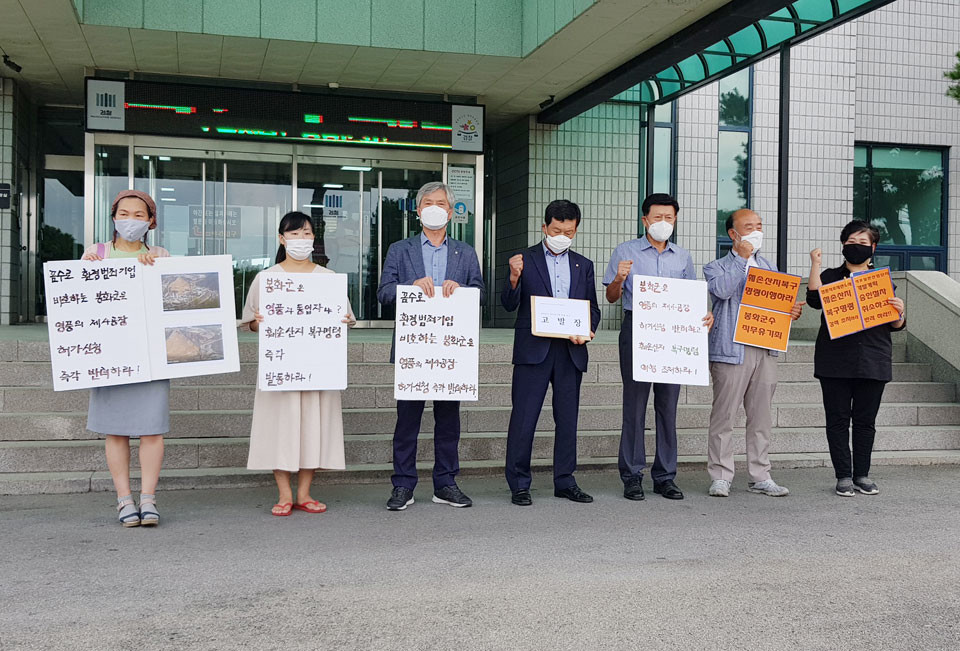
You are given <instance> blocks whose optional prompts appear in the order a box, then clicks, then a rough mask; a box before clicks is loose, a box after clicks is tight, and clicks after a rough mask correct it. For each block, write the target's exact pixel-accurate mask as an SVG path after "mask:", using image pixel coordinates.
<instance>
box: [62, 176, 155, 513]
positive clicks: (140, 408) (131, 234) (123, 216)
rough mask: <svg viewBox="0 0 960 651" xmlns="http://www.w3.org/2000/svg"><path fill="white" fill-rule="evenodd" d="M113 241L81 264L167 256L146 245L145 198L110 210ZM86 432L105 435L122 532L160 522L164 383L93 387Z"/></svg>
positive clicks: (151, 206) (148, 217) (151, 219)
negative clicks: (134, 462)
mask: <svg viewBox="0 0 960 651" xmlns="http://www.w3.org/2000/svg"><path fill="white" fill-rule="evenodd" d="M110 214H111V216H112V217H113V220H114V221H113V223H114V233H113V240H112V241H110V242H102V243H100V244H94V245H92V246H89V247H87V250H86V251H84V253H83V257H82V258H81V260H105V259H115V258H136V259H137V260H138V261H139V262H140V263H142V264H150V265H152V264H153V263H154V260H156V259H157V258H164V257H169V256H170V253H169V252H167V250H166V249H163V248H161V247H158V246H150V245H148V244H147V241H146V236H147V232H148V231H150V230H152V229H154V228H156V226H157V206H156V204H155V203H154V201H153V199H152V198H151V197H150V195H148V194H146V193H145V192H139V191H137V190H124V191H123V192H121V193H119V194H118V195H117V197H116V198H115V199H114V200H113V206H112V208H111V213H110ZM87 429H88V430H90V431H91V432H96V433H98V434H104V435H106V438H107V440H106V453H107V467H108V468H109V469H110V475H111V476H112V477H113V486H114V488H116V490H117V512H118V513H119V516H118V517H119V520H120V523H121V524H122V525H123V526H124V527H138V526H141V525H143V526H156V525H157V524H159V522H160V513H159V511H158V510H157V502H156V490H157V482H158V481H159V479H160V466H161V465H162V464H163V435H164V434H166V433H167V432H168V431H170V380H155V381H153V382H138V383H135V384H120V385H116V386H109V387H96V388H93V389H91V390H90V408H89V411H88V413H87ZM131 438H139V439H140V506H139V508H138V507H137V505H136V504H135V503H134V501H133V496H132V495H131V493H130V439H131Z"/></svg>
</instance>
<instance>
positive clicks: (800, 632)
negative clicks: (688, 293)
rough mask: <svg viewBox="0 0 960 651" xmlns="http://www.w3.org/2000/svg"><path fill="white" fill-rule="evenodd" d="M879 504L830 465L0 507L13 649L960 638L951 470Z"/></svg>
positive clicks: (6, 645) (883, 480) (958, 525)
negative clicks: (440, 496) (310, 499)
mask: <svg viewBox="0 0 960 651" xmlns="http://www.w3.org/2000/svg"><path fill="white" fill-rule="evenodd" d="M875 478H876V479H877V481H878V483H880V485H881V488H882V491H883V492H882V493H881V495H879V496H876V497H865V496H857V497H856V498H848V499H842V498H839V497H835V496H834V495H833V494H832V478H831V473H830V472H829V471H827V470H821V469H817V470H796V471H789V472H788V471H784V472H781V473H779V474H778V475H777V479H779V480H780V481H781V483H784V484H786V485H787V486H789V487H790V488H791V489H792V490H793V495H791V496H790V497H787V498H782V499H775V498H769V497H765V496H760V495H752V494H749V493H746V492H745V490H744V482H743V481H741V480H738V481H737V483H736V486H735V489H736V490H735V492H734V493H733V495H732V496H731V497H730V498H728V499H726V500H724V499H718V498H708V497H706V496H705V495H704V491H705V489H706V482H705V481H704V477H703V475H702V473H696V474H693V473H688V474H682V475H681V476H680V478H679V480H678V482H679V484H680V485H681V487H682V488H684V489H686V491H687V493H688V498H687V499H686V500H684V501H682V502H670V501H668V500H664V499H662V498H661V497H659V496H655V495H649V496H648V497H647V501H646V502H641V503H633V502H628V501H627V500H624V499H622V498H621V497H620V496H619V491H618V480H617V478H616V475H615V474H613V473H609V472H608V473H602V474H586V473H585V474H583V475H581V477H580V484H581V485H582V486H583V487H584V488H585V489H587V490H589V491H590V492H592V493H593V494H594V496H595V497H596V498H597V500H596V502H595V503H594V504H590V505H580V504H573V503H570V502H566V501H561V500H558V499H556V498H554V497H553V496H552V491H549V488H548V487H549V479H548V478H547V477H545V476H543V475H539V476H537V477H536V479H535V488H536V489H537V490H535V491H534V500H535V503H534V506H533V507H532V508H526V509H522V508H519V507H514V506H511V505H510V504H509V503H508V501H507V494H506V491H505V490H504V486H503V484H502V483H501V482H500V481H499V480H496V479H470V478H468V479H465V480H464V481H463V487H464V489H466V490H467V492H468V494H470V495H472V496H473V497H474V499H475V501H476V507H475V508H472V509H465V510H454V509H452V508H449V507H446V506H441V505H436V504H432V503H430V502H429V497H430V494H429V491H428V490H423V488H421V490H419V491H418V493H417V498H418V502H417V504H415V505H413V506H411V507H410V509H408V510H407V511H406V512H404V513H388V512H387V511H386V510H384V508H383V502H384V500H385V498H386V490H385V488H384V487H382V486H333V487H325V488H323V489H322V492H321V491H318V492H317V494H316V496H317V497H318V498H321V499H323V500H325V501H326V502H327V503H328V504H329V505H330V511H329V512H328V513H326V514H324V515H319V516H316V515H308V514H304V513H297V512H295V513H294V515H293V516H291V517H289V518H285V519H282V518H274V517H272V516H270V515H269V514H268V512H267V509H268V508H269V506H270V505H271V504H272V502H273V494H272V492H271V491H268V490H264V489H251V490H232V491H221V492H218V493H203V492H198V491H182V492H170V493H166V494H161V496H160V506H161V510H162V512H163V516H164V522H163V524H162V525H161V526H160V527H159V528H158V529H155V530H146V529H130V530H123V529H121V528H120V527H119V525H117V524H115V522H114V521H113V518H112V513H111V505H110V502H111V499H112V497H111V496H109V495H105V494H84V495H73V496H41V497H16V498H0V603H2V608H0V648H3V649H21V648H24V649H71V650H73V649H246V650H253V649H430V650H434V649H585V650H590V649H628V648H629V649H634V648H637V649H749V650H754V649H756V650H776V649H803V650H807V649H845V650H846V649H850V650H854V649H877V650H884V651H886V650H890V649H924V650H931V649H951V650H955V649H958V648H960V589H958V585H960V518H958V503H960V468H956V467H923V468H898V467H884V468H879V469H878V470H877V473H876V475H875Z"/></svg>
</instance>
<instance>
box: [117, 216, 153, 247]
mask: <svg viewBox="0 0 960 651" xmlns="http://www.w3.org/2000/svg"><path fill="white" fill-rule="evenodd" d="M113 227H114V228H115V229H116V231H117V234H118V235H119V236H120V237H122V238H123V239H125V240H126V241H128V242H137V241H139V240H142V239H143V236H144V235H146V234H147V231H148V230H150V222H144V221H140V220H139V219H114V220H113Z"/></svg>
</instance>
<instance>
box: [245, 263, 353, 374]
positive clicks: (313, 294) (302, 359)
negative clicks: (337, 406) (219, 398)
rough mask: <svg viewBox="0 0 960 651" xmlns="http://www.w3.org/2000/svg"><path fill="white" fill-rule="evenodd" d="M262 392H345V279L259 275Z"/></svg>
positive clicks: (326, 275) (325, 275) (340, 276)
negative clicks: (261, 316) (261, 319)
mask: <svg viewBox="0 0 960 651" xmlns="http://www.w3.org/2000/svg"><path fill="white" fill-rule="evenodd" d="M257 282H259V283H260V314H262V315H263V322H262V323H261V324H260V328H259V333H260V364H259V366H258V368H257V387H258V388H259V389H260V390H261V391H326V390H342V389H346V388H347V324H345V323H343V319H344V317H345V316H347V314H348V312H349V311H350V307H349V303H348V302H347V276H346V274H332V273H311V274H286V273H272V272H271V273H261V274H260V275H259V277H258V278H257Z"/></svg>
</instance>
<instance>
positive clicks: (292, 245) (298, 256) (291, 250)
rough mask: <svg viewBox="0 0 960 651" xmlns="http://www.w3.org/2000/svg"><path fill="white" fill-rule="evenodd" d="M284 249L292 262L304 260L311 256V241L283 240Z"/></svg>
mask: <svg viewBox="0 0 960 651" xmlns="http://www.w3.org/2000/svg"><path fill="white" fill-rule="evenodd" d="M283 241H284V245H283V246H284V248H285V249H286V250H287V255H289V256H290V257H291V258H293V259H294V260H306V259H307V258H309V257H310V256H311V255H312V254H313V240H312V239H309V240H288V239H286V238H284V240H283Z"/></svg>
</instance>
